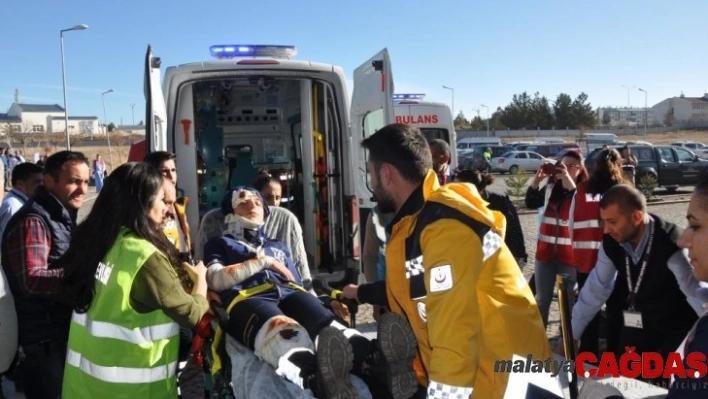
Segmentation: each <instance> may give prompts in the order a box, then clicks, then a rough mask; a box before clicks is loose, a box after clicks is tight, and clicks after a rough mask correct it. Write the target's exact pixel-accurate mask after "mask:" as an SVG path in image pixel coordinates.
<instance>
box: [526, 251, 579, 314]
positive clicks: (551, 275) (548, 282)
mask: <svg viewBox="0 0 708 399" xmlns="http://www.w3.org/2000/svg"><path fill="white" fill-rule="evenodd" d="M558 274H567V275H568V277H570V280H571V281H572V283H575V281H576V270H575V267H574V266H568V265H564V264H562V263H560V262H558V261H555V260H552V261H550V262H541V261H539V260H537V261H536V266H535V268H534V275H535V278H536V303H538V310H539V311H540V312H541V318H542V319H543V326H544V327H547V326H548V311H549V309H550V308H551V301H552V300H553V287H555V285H556V275H558Z"/></svg>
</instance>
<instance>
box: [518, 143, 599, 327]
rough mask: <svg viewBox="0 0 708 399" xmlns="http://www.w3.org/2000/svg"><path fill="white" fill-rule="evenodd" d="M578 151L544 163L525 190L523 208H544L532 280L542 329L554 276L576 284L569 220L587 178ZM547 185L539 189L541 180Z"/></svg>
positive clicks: (546, 318)
mask: <svg viewBox="0 0 708 399" xmlns="http://www.w3.org/2000/svg"><path fill="white" fill-rule="evenodd" d="M587 175H588V174H587V171H586V170H585V167H584V166H583V156H582V155H581V154H580V152H578V151H575V150H570V151H568V152H566V153H565V154H564V155H563V157H562V158H561V160H560V161H558V162H557V163H556V164H555V165H549V164H543V165H541V167H540V168H539V169H538V172H536V176H535V177H534V179H533V181H532V182H531V185H530V186H529V188H528V190H527V191H526V207H527V208H529V209H538V208H540V207H542V206H544V205H545V211H544V213H543V219H542V220H541V226H540V228H539V233H538V243H537V245H536V265H535V268H534V277H535V284H536V302H537V303H538V309H539V311H540V312H541V317H542V319H543V324H544V326H547V325H548V311H549V309H550V307H551V300H552V299H553V287H554V286H555V282H556V275H558V274H567V275H568V277H570V279H571V280H572V281H573V282H574V281H575V278H576V277H575V276H576V273H575V263H576V262H575V257H574V254H573V246H572V244H571V230H570V219H571V215H572V208H573V202H574V195H575V189H576V187H577V185H578V184H579V183H580V182H582V181H584V180H586V179H587ZM546 179H549V181H548V183H547V184H546V185H545V186H544V187H543V188H540V187H539V185H540V183H541V182H542V181H544V180H546Z"/></svg>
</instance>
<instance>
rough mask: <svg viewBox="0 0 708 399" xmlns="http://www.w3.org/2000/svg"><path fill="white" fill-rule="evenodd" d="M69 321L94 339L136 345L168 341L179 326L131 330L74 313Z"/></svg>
mask: <svg viewBox="0 0 708 399" xmlns="http://www.w3.org/2000/svg"><path fill="white" fill-rule="evenodd" d="M71 320H72V321H73V322H75V323H77V324H79V325H81V326H83V327H84V328H86V330H87V331H88V333H89V334H91V335H92V336H94V337H99V338H113V339H117V340H120V341H125V342H130V343H131V344H136V345H142V344H145V343H148V342H153V341H158V340H161V339H168V338H171V337H173V336H175V335H177V334H179V325H178V324H177V323H175V322H170V323H165V324H158V325H156V326H151V327H145V328H135V329H132V328H127V327H123V326H119V325H117V324H113V323H108V322H105V321H96V320H91V319H89V317H88V315H87V314H86V313H76V312H74V314H73V315H72V316H71Z"/></svg>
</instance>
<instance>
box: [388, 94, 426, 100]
mask: <svg viewBox="0 0 708 399" xmlns="http://www.w3.org/2000/svg"><path fill="white" fill-rule="evenodd" d="M423 97H425V94H408V93H406V94H394V95H393V100H394V101H400V100H422V99H423Z"/></svg>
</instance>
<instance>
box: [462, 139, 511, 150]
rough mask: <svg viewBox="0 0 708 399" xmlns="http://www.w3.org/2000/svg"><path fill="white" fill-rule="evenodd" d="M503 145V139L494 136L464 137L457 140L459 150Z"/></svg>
mask: <svg viewBox="0 0 708 399" xmlns="http://www.w3.org/2000/svg"><path fill="white" fill-rule="evenodd" d="M485 145H486V146H491V145H502V141H501V139H498V138H494V137H487V138H469V137H468V138H464V139H459V140H457V152H458V153H459V152H460V150H467V149H470V148H472V147H479V146H485Z"/></svg>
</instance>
